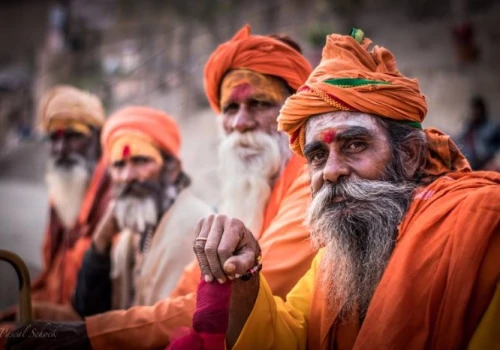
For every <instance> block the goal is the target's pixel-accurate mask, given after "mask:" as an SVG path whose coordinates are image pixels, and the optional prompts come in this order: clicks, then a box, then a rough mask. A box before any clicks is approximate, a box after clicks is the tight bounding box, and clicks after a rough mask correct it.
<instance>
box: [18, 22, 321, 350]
mask: <svg viewBox="0 0 500 350" xmlns="http://www.w3.org/2000/svg"><path fill="white" fill-rule="evenodd" d="M263 57H265V60H263ZM243 67H244V68H245V69H244V70H243V69H240V68H243ZM310 72H311V69H310V65H309V64H308V62H307V60H306V59H305V58H304V56H303V55H302V54H301V53H300V48H298V47H297V45H296V44H295V43H294V42H293V41H291V40H290V39H288V38H286V37H285V38H283V37H269V36H260V35H251V34H250V28H249V27H248V26H246V27H244V28H243V29H242V30H240V31H239V32H238V33H237V34H236V35H235V36H234V37H233V38H232V39H231V40H230V41H228V42H226V43H224V44H222V45H220V46H219V47H218V48H217V49H216V50H215V52H214V53H213V54H212V55H211V57H210V59H209V61H208V62H207V65H206V66H205V92H206V94H207V96H208V99H209V101H210V105H211V106H212V108H213V109H214V111H215V112H216V113H218V114H221V122H222V124H223V128H224V134H225V135H224V137H223V138H222V141H221V144H220V147H219V160H220V163H219V166H220V176H221V184H222V186H221V194H222V203H221V205H220V208H221V212H226V213H228V214H229V215H231V216H236V217H239V218H241V220H243V222H244V223H245V225H247V226H248V227H249V229H250V230H252V233H253V234H254V235H255V237H256V238H257V239H258V241H259V244H260V246H261V248H262V259H263V261H264V262H265V267H264V269H263V273H264V274H265V275H266V277H267V278H268V279H269V281H270V282H269V284H270V287H271V289H272V291H273V293H275V294H276V295H281V296H283V297H284V296H285V295H286V294H287V293H288V292H289V291H290V289H291V287H293V285H295V283H296V282H297V281H298V279H299V278H300V277H301V276H302V275H303V274H304V273H305V272H306V271H307V269H308V268H309V266H310V265H311V261H312V259H313V258H314V255H315V253H314V250H313V249H312V247H311V244H310V242H309V240H308V235H309V234H308V231H307V230H306V228H305V227H304V225H303V221H304V218H305V212H306V210H307V206H308V204H309V201H310V196H311V192H310V183H309V177H308V174H307V169H306V167H305V161H304V160H303V159H301V158H300V157H298V156H296V155H292V154H291V152H290V149H289V147H288V140H287V137H286V135H284V134H283V133H281V132H278V131H277V121H276V118H277V116H278V114H279V110H280V108H281V106H282V104H283V102H284V101H285V99H286V97H288V96H289V95H290V94H291V91H295V90H296V89H297V88H298V87H299V86H300V85H301V84H303V83H304V81H305V79H306V78H307V76H308V75H309V73H310ZM201 146H203V145H201ZM193 234H194V233H193ZM193 239H194V236H193ZM199 279H200V269H199V267H198V263H197V262H196V259H194V258H193V264H191V265H190V266H188V267H187V268H186V270H185V272H184V274H183V276H182V277H181V280H180V282H179V284H178V286H177V287H176V289H175V290H174V291H173V292H172V295H171V298H168V299H165V300H162V301H160V302H158V303H156V304H155V305H154V306H153V307H143V306H137V307H133V308H130V309H129V310H127V311H113V312H107V313H103V314H100V315H95V316H92V317H89V318H87V319H86V320H85V324H79V325H71V326H70V325H64V326H63V325H60V324H52V325H51V326H50V327H54V328H55V327H57V329H58V338H57V339H54V340H52V339H50V340H47V339H45V340H41V339H33V338H30V339H25V340H24V341H23V342H21V343H20V344H18V345H17V347H16V348H25V349H36V348H37V347H40V348H43V347H44V346H45V347H50V346H51V345H54V346H56V345H57V346H59V347H60V349H63V347H62V344H65V341H66V340H67V341H68V342H72V343H71V345H68V346H67V348H68V349H72V350H73V349H88V348H89V344H88V342H89V339H90V343H91V344H92V348H93V349H94V350H95V349H120V350H121V349H158V348H162V347H165V346H166V345H167V344H168V343H169V338H170V335H171V334H172V332H173V331H174V330H175V329H176V328H178V327H180V326H189V325H190V324H191V318H192V313H193V311H194V308H195V301H196V300H195V299H196V293H195V292H196V288H197V286H198V282H199ZM30 326H31V327H35V326H36V327H43V326H44V325H40V324H32V325H30ZM12 341H19V339H12Z"/></svg>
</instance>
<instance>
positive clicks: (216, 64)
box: [204, 24, 312, 113]
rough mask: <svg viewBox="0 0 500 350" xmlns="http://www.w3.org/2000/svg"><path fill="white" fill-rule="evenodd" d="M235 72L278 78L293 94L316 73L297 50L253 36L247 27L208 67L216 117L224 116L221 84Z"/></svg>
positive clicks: (217, 52)
mask: <svg viewBox="0 0 500 350" xmlns="http://www.w3.org/2000/svg"><path fill="white" fill-rule="evenodd" d="M231 69H249V70H253V71H255V72H258V73H261V74H267V75H273V76H276V77H278V78H281V79H283V80H284V81H285V82H286V83H287V85H288V86H289V87H290V88H292V89H293V90H297V89H298V88H299V86H301V85H302V84H303V83H304V81H305V80H306V79H307V76H308V75H309V73H311V70H312V69H311V65H310V64H309V62H307V60H306V58H305V57H304V56H302V54H301V53H299V52H298V51H296V50H295V49H294V48H292V47H291V46H289V45H287V44H285V43H284V42H281V41H279V40H278V39H274V38H271V37H269V36H262V35H251V34H250V26H249V25H248V24H247V25H245V26H244V27H243V28H241V29H240V30H239V31H238V32H237V33H236V34H235V35H234V37H233V38H232V39H231V40H229V41H228V42H225V43H223V44H221V45H219V47H217V49H216V50H215V51H214V52H213V53H212V55H210V57H209V58H208V61H207V64H206V65H205V73H204V83H205V93H206V94H207V98H208V102H209V103H210V106H211V107H212V109H213V110H214V111H215V112H216V113H220V112H221V110H220V104H219V102H220V94H219V88H220V84H221V82H222V79H223V78H224V75H225V74H226V73H227V72H228V71H229V70H231Z"/></svg>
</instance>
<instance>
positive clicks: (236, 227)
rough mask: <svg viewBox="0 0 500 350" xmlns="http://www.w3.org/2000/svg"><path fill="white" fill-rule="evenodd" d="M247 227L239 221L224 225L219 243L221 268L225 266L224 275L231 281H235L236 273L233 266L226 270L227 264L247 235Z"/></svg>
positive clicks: (228, 222) (229, 221)
mask: <svg viewBox="0 0 500 350" xmlns="http://www.w3.org/2000/svg"><path fill="white" fill-rule="evenodd" d="M245 230H246V228H245V225H244V224H243V223H242V222H241V221H240V220H237V219H230V220H226V223H225V225H224V234H223V235H222V238H221V240H220V243H219V248H218V255H219V261H220V264H221V266H223V267H224V268H223V271H224V274H225V275H226V276H227V277H228V278H229V279H234V275H235V271H234V269H232V268H231V265H230V266H228V269H226V266H225V262H226V261H227V260H228V259H229V258H230V257H231V256H233V254H234V252H235V251H236V250H237V249H238V245H239V243H240V241H241V240H242V238H243V235H244V234H245Z"/></svg>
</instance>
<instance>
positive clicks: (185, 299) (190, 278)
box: [86, 156, 315, 350]
mask: <svg viewBox="0 0 500 350" xmlns="http://www.w3.org/2000/svg"><path fill="white" fill-rule="evenodd" d="M309 203H310V187H309V176H308V173H307V169H306V167H305V162H304V160H302V159H301V158H299V157H297V156H293V157H292V158H291V159H290V161H289V162H288V164H287V166H286V167H285V169H284V172H283V174H282V175H281V176H280V178H279V179H278V180H277V182H276V184H275V185H274V187H273V191H272V193H271V197H270V198H269V201H268V204H267V207H266V212H265V218H264V224H263V229H262V231H261V233H260V235H259V236H258V239H259V244H260V246H261V248H262V262H263V270H262V272H263V274H264V275H265V276H266V277H267V278H268V280H269V283H270V286H271V289H272V291H273V292H274V293H275V294H277V295H282V296H285V295H286V293H288V291H289V290H290V289H291V288H292V287H293V286H294V285H295V283H296V282H297V281H298V280H299V278H300V277H301V276H302V275H303V274H304V273H305V272H306V271H307V270H308V268H309V266H310V265H311V261H312V259H313V258H314V255H315V252H314V251H313V249H312V247H311V244H310V242H309V233H308V231H307V230H306V228H305V227H304V226H303V224H302V222H303V220H304V216H305V213H306V210H307V207H308V205H309ZM200 274H201V272H200V270H199V268H198V264H197V263H196V262H193V263H192V264H191V265H190V266H188V267H187V268H186V270H185V272H184V275H183V276H182V277H181V280H180V282H179V284H178V286H177V288H176V290H175V291H174V292H173V294H172V296H175V297H172V298H170V299H166V300H163V301H160V302H158V303H157V304H156V305H154V306H151V307H149V306H137V307H133V308H131V309H129V310H123V311H113V312H108V313H104V314H101V315H96V316H93V317H90V318H87V319H86V324H87V333H88V336H89V338H90V342H91V344H92V348H93V349H94V350H97V349H124V348H130V349H156V348H161V347H165V346H166V345H167V344H168V342H169V335H170V334H171V333H172V331H173V330H174V329H176V328H178V327H181V326H190V325H191V321H192V314H193V312H194V309H195V306H196V295H195V292H196V289H197V286H198V282H199V278H200Z"/></svg>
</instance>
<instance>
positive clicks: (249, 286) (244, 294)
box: [226, 274, 260, 349]
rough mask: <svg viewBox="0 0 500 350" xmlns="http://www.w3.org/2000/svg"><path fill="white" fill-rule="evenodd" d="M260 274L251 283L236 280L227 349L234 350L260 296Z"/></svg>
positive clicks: (232, 295) (232, 294)
mask: <svg viewBox="0 0 500 350" xmlns="http://www.w3.org/2000/svg"><path fill="white" fill-rule="evenodd" d="M259 285H260V277H259V274H257V275H255V276H254V277H252V278H251V279H250V280H249V281H241V280H236V281H235V282H234V284H233V290H232V293H231V311H230V312H229V327H228V330H227V335H226V341H227V348H228V349H232V348H233V346H234V344H236V341H237V340H238V337H239V336H240V333H241V331H242V329H243V327H244V326H245V323H246V322H247V319H248V317H249V316H250V313H251V312H252V310H253V307H254V304H255V300H257V295H258V294H259Z"/></svg>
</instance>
